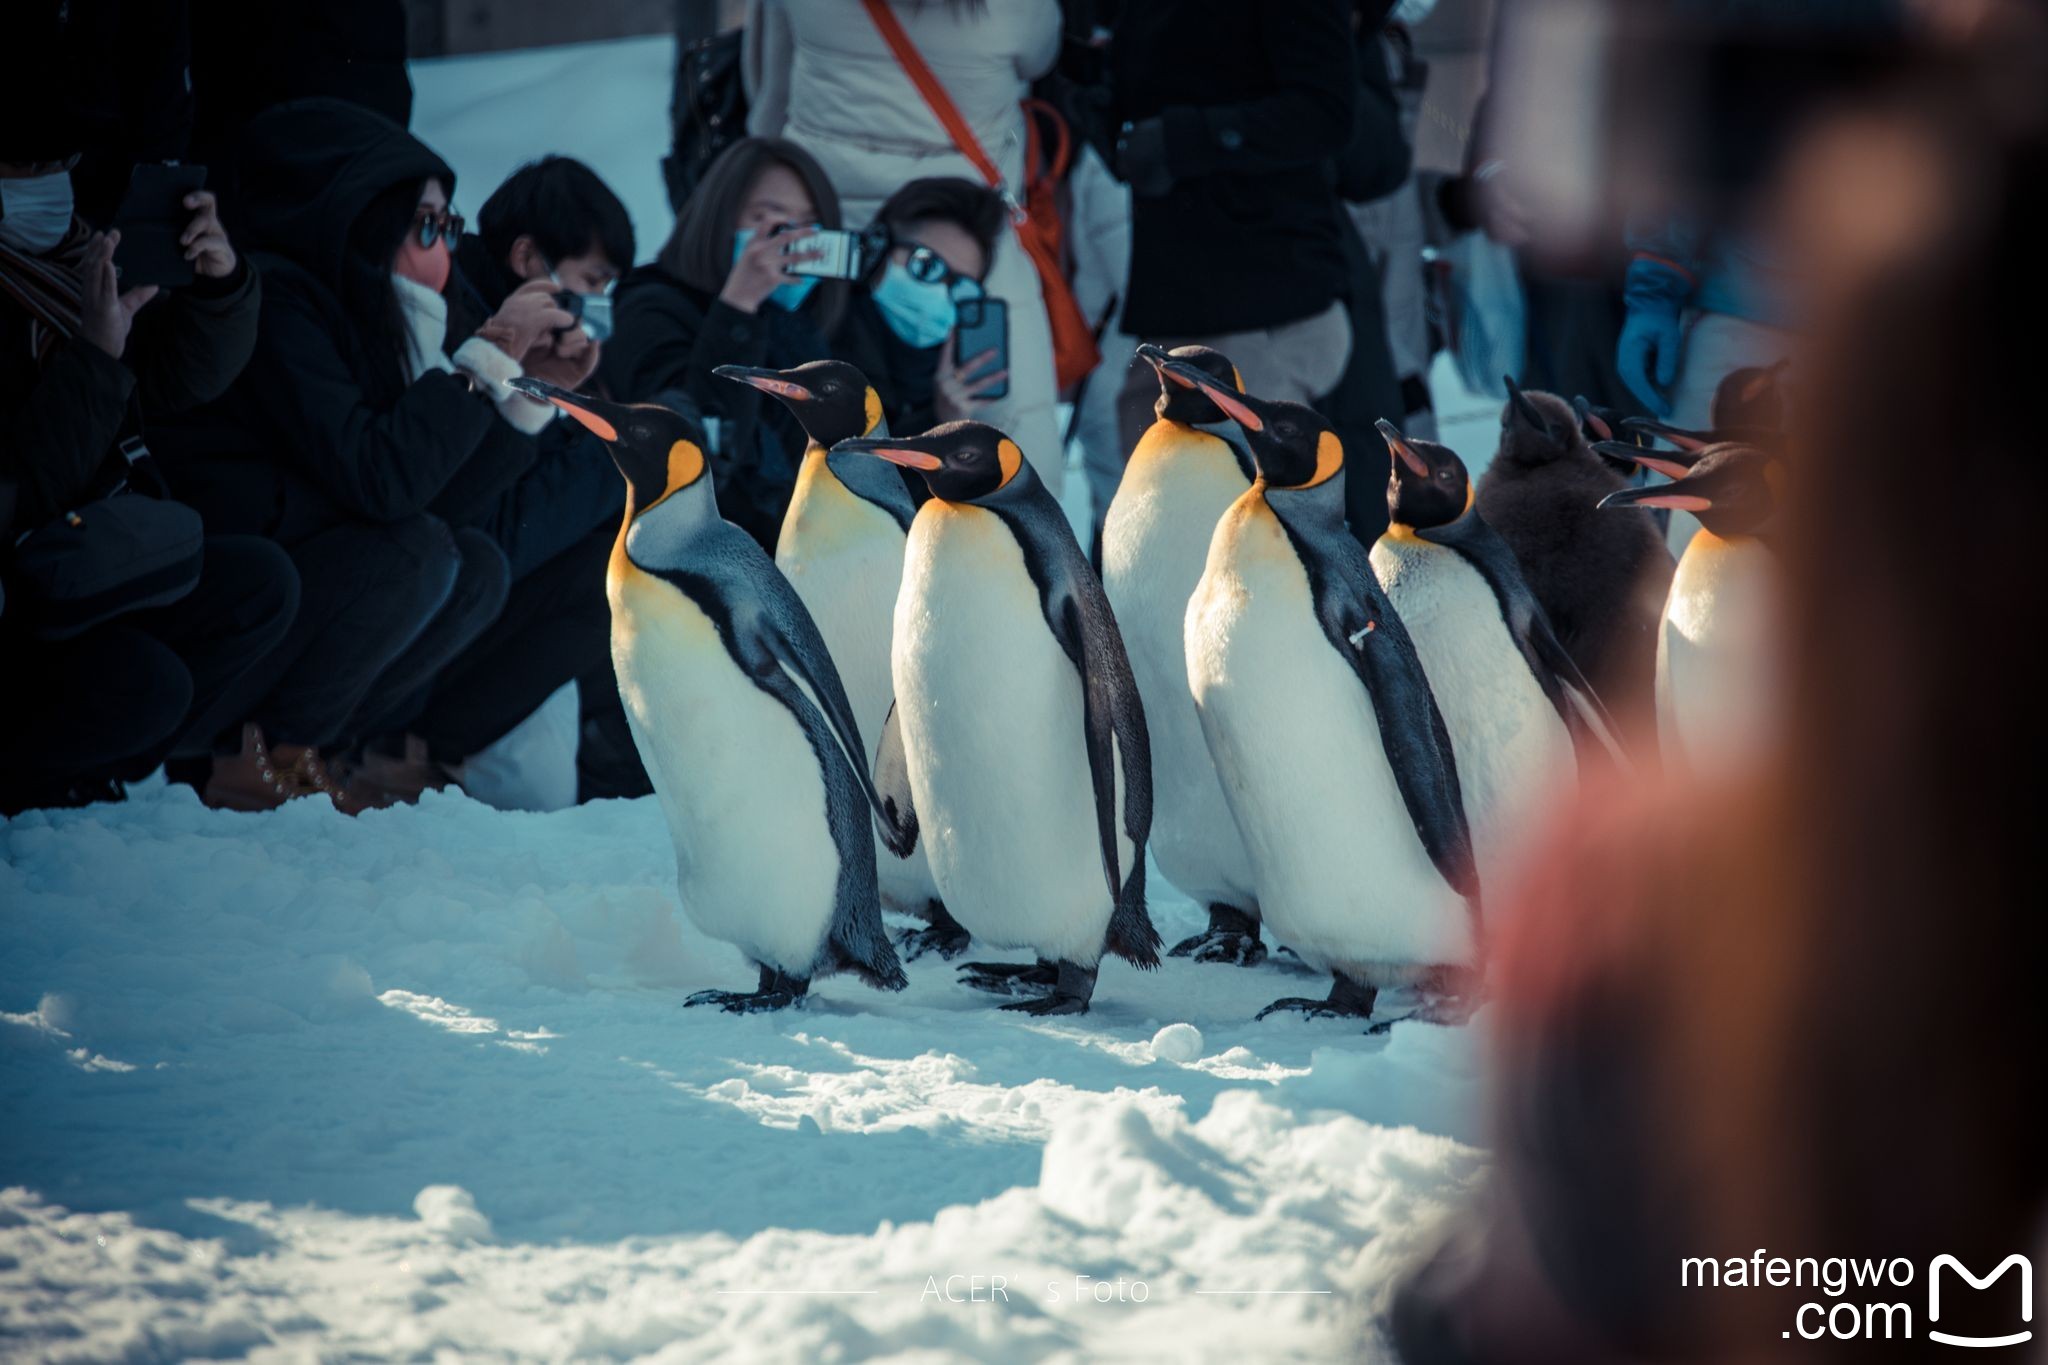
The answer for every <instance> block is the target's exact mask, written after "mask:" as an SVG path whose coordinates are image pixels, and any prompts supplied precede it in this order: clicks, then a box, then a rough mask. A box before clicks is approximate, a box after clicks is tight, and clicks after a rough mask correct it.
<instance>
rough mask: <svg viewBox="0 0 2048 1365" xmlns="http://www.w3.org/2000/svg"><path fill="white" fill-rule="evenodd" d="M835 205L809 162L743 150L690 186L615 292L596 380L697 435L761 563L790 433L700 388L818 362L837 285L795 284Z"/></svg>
mask: <svg viewBox="0 0 2048 1365" xmlns="http://www.w3.org/2000/svg"><path fill="white" fill-rule="evenodd" d="M839 227H840V221H839V196H838V194H837V193H836V192H835V191H834V190H833V188H832V182H831V181H830V180H828V179H826V177H825V172H824V171H823V170H822V169H820V168H819V166H818V163H817V161H816V160H814V159H813V158H812V157H811V155H810V153H808V152H806V151H804V150H803V149H802V148H801V147H798V146H797V145H795V144H794V143H790V142H784V141H782V140H781V139H778V138H751V137H750V138H744V139H742V140H741V141H739V142H736V143H734V144H733V145H732V146H730V147H728V148H726V150H725V151H724V152H722V153H720V155H719V157H718V159H717V160H715V161H713V162H712V163H711V165H710V167H709V168H707V169H706V171H705V172H704V178H703V180H702V181H700V182H699V183H698V186H697V188H696V190H695V192H694V193H692V194H691V196H690V199H689V201H688V202H687V203H686V204H684V206H683V211H682V216H681V217H679V218H678V219H677V220H676V226H675V231H674V232H673V233H671V234H670V236H669V239H668V241H667V242H666V243H664V244H663V246H662V248H661V252H660V254H659V255H658V256H656V257H655V259H654V260H653V261H652V262H650V263H649V264H647V265H644V266H641V267H640V268H638V269H636V270H634V271H633V272H632V273H631V274H629V275H628V276H627V277H626V278H625V280H624V281H623V282H622V283H621V284H620V285H619V291H618V304H617V307H616V309H615V313H616V316H617V322H618V327H617V330H616V332H615V333H614V334H613V336H612V339H611V341H610V342H609V343H608V344H607V345H606V346H605V351H604V360H603V363H602V366H601V368H600V370H599V374H600V376H601V377H602V379H603V381H604V384H605V386H606V388H607V389H609V391H610V392H611V394H612V396H613V397H614V398H617V399H620V400H623V401H626V402H649V401H659V402H669V403H673V404H676V405H678V406H680V407H683V408H686V409H689V410H690V411H691V412H692V415H695V416H698V417H701V418H702V419H703V420H704V424H705V436H706V441H707V446H706V451H705V454H706V456H707V457H708V459H709V461H710V464H711V475H712V480H713V486H714V487H715V488H716V490H717V493H718V508H719V511H720V512H721V513H723V514H724V516H725V518H726V520H728V521H731V522H733V523H735V524H736V525H738V526H740V527H742V528H744V529H745V530H746V531H747V532H748V533H749V534H750V535H752V536H753V537H754V538H755V539H756V540H758V541H760V542H761V544H762V545H763V546H765V547H767V548H768V549H769V550H770V551H771V552H772V551H773V550H774V548H775V538H776V534H777V532H778V531H779V530H780V528H781V525H782V514H783V512H784V510H785V509H787V508H788V506H789V497H790V492H791V490H792V489H794V488H795V486H796V467H797V463H798V461H799V460H800V459H801V458H802V456H803V451H804V433H803V428H802V427H801V426H799V425H798V424H797V422H796V419H795V418H794V417H792V416H790V414H789V413H788V411H787V410H785V409H784V408H783V406H782V405H781V404H780V403H772V402H771V403H764V402H763V399H762V395H761V394H760V393H758V392H756V391H755V390H753V389H751V388H748V387H747V386H746V385H744V384H734V383H731V382H730V381H728V380H724V379H720V378H718V377H717V376H715V375H713V374H712V370H713V369H714V368H715V367H717V366H719V365H755V366H762V365H765V366H770V367H773V368H776V369H788V368H791V367H793V366H797V365H801V364H803V363H805V362H806V361H810V360H817V359H819V358H820V357H822V356H824V355H827V354H828V353H829V349H830V348H829V347H828V346H827V344H826V340H825V338H826V336H827V334H829V333H830V332H831V331H832V330H833V328H834V327H835V326H836V325H837V323H838V321H839V317H840V314H841V313H842V311H843V310H844V309H845V306H846V294H847V285H846V282H845V281H844V280H843V279H824V278H820V277H819V276H818V275H816V274H810V273H805V267H811V268H812V269H816V268H818V267H819V266H820V265H821V264H822V263H823V262H822V253H821V252H820V251H819V250H818V249H817V248H816V247H815V246H813V245H812V244H811V238H812V236H813V233H814V231H815V230H817V229H827V230H831V231H837V230H838V229H839Z"/></svg>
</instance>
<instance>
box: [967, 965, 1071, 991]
mask: <svg viewBox="0 0 2048 1365" xmlns="http://www.w3.org/2000/svg"><path fill="white" fill-rule="evenodd" d="M958 970H959V972H960V984H961V985H963V986H972V987H973V988H974V989H975V990H978V991H987V992H988V993H989V994H990V995H1033V996H1036V995H1044V994H1045V993H1046V992H1047V991H1050V990H1051V989H1053V987H1055V986H1057V985H1059V980H1060V969H1059V967H1058V965H1057V964H1055V963H1051V962H1047V961H1045V960H1044V959H1040V960H1039V961H1037V962H963V963H961V964H960V966H959V969H958Z"/></svg>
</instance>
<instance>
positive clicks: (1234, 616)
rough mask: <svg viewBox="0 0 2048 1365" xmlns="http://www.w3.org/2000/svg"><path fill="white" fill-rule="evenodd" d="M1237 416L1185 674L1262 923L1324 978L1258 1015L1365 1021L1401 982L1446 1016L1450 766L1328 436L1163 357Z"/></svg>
mask: <svg viewBox="0 0 2048 1365" xmlns="http://www.w3.org/2000/svg"><path fill="white" fill-rule="evenodd" d="M1170 368H1171V369H1172V370H1173V371H1174V372H1175V373H1176V374H1178V375H1179V376H1180V377H1181V378H1184V379H1187V380H1189V381H1191V382H1193V383H1195V384H1196V385H1198V386H1199V387H1200V388H1201V389H1202V390H1203V391H1204V392H1205V393H1207V394H1208V395H1209V397H1210V399H1211V400H1213V401H1214V402H1215V404H1216V406H1218V407H1219V408H1221V409H1222V410H1223V411H1224V412H1225V413H1226V414H1228V415H1229V416H1230V417H1231V419H1232V420H1234V421H1235V422H1237V424H1238V425H1239V427H1240V428H1242V429H1243V431H1244V433H1245V435H1246V437H1247V441H1248V444H1249V446H1250V449H1251V454H1252V457H1253V459H1254V460H1255V461H1256V462H1257V466H1258V478H1257V479H1256V480H1255V481H1254V482H1253V483H1252V486H1251V487H1250V488H1249V489H1248V490H1246V492H1245V493H1244V495H1243V496H1242V497H1240V498H1239V499H1238V500H1237V501H1236V502H1234V503H1232V504H1231V507H1230V510H1229V511H1228V512H1226V513H1225V514H1224V516H1223V520H1222V521H1221V522H1220V523H1219V524H1218V525H1217V527H1216V534H1215V537H1214V538H1213V539H1212V540H1211V541H1210V544H1209V558H1208V562H1207V564H1206V565H1205V567H1204V568H1203V571H1202V579H1201V582H1200V583H1199V584H1198V585H1197V586H1196V588H1195V594H1194V597H1193V599H1192V600H1190V601H1189V603H1188V614H1187V639H1186V648H1187V661H1188V685H1189V687H1190V688H1191V690H1192V691H1193V693H1194V698H1195V709H1196V710H1197V712H1198V713H1199V714H1200V715H1201V718H1202V733H1203V735H1204V736H1205V737H1206V738H1207V740H1208V743H1209V752H1210V754H1211V756H1212V757H1214V759H1215V761H1216V772H1217V775H1218V776H1219V777H1220V778H1221V779H1222V783H1223V792H1224V795H1225V796H1226V797H1227V798H1228V799H1229V802H1230V809H1231V811H1232V813H1233V814H1234V815H1235V816H1236V817H1237V827H1238V829H1239V831H1240V832H1241V833H1242V834H1243V836H1244V842H1245V849H1246V851H1247V852H1248V853H1249V854H1250V855H1251V861H1252V871H1253V873H1254V875H1255V877H1256V880H1257V883H1258V890H1259V907H1260V910H1261V911H1262V913H1263V914H1264V917H1265V921H1266V923H1267V924H1268V925H1270V926H1271V927H1272V930H1273V933H1274V934H1275V936H1276V937H1277V938H1278V939H1279V940H1280V941H1281V942H1284V943H1286V944H1287V945H1288V946H1289V947H1291V948H1292V949H1294V950H1295V952H1297V953H1298V954H1299V955H1300V957H1301V959H1302V961H1304V962H1306V963H1308V964H1309V965H1310V966H1312V967H1315V968H1317V969H1318V970H1321V971H1327V972H1329V973H1330V974H1331V977H1332V986H1331V990H1330V994H1329V998H1328V999H1326V1000H1308V999H1286V1000H1277V1001H1275V1002H1274V1003H1273V1004H1271V1005H1269V1006H1267V1007H1266V1008H1265V1009H1264V1010H1262V1011H1260V1014H1259V1017H1260V1018H1264V1017H1265V1016H1266V1015H1268V1014H1271V1013H1273V1012H1274V1011H1276V1010H1298V1011H1302V1012H1304V1013H1306V1014H1308V1015H1310V1016H1311V1017H1315V1016H1320V1015H1332V1016H1345V1017H1352V1018H1370V1017H1371V1015H1372V1012H1373V1006H1374V1004H1375V1002H1376V1000H1377V998H1378V995H1379V992H1380V991H1381V990H1382V989H1384V988H1387V987H1394V986H1400V987H1416V988H1419V989H1421V990H1422V991H1423V992H1424V993H1425V994H1426V995H1429V996H1431V997H1433V998H1432V999H1431V1001H1430V1003H1429V1005H1428V1006H1426V1007H1425V1008H1426V1009H1428V1010H1429V1012H1431V1013H1432V1014H1438V1015H1445V1016H1448V1015H1452V1014H1455V1013H1457V1012H1459V1011H1460V1010H1461V1009H1462V1008H1463V1004H1464V1000H1463V999H1462V998H1468V997H1469V995H1470V987H1471V986H1472V984H1473V977H1474V974H1475V969H1476V967H1477V965H1478V960H1479V952H1480V947H1481V944H1480V896H1479V873H1478V869H1477V867H1476V865H1475V863H1474V860H1473V853H1472V838H1471V832H1470V829H1469V827H1468V825H1467V822H1466V818H1465V807H1464V803H1463V799H1462V797H1461V794H1460V788H1459V781H1458V765H1457V761H1456V759H1455V758H1454V757H1453V754H1452V749H1451V740H1450V735H1449V733H1448V731H1447V730H1446V728H1445V725H1444V718H1443V715H1442V713H1441V712H1440V711H1439V710H1438V709H1437V704H1436V700H1435V698H1434V697H1432V696H1431V695H1430V690H1429V679H1428V677H1427V676H1426V675H1425V674H1424V672H1423V668H1422V661H1421V659H1420V658H1419V657H1418V655H1417V653H1416V649H1415V642H1414V641H1413V640H1412V639H1410V638H1409V635H1408V630H1407V627H1406V626H1405V625H1404V624H1403V623H1402V620H1401V616H1400V614H1399V613H1398V612H1397V611H1396V610H1395V609H1394V605H1393V603H1392V602H1390V601H1388V600H1387V595H1386V593H1385V591H1384V590H1383V589H1382V588H1381V587H1380V584H1379V580H1378V579H1377V578H1376V577H1374V575H1373V570H1372V562H1371V560H1370V559H1369V558H1368V557H1367V554H1366V549H1365V547H1364V546H1363V545H1360V544H1359V543H1358V541H1357V540H1356V539H1355V538H1354V537H1353V536H1352V534H1351V532H1350V530H1349V528H1348V526H1347V524H1346V521H1345V505H1344V447H1343V444H1342V442H1340V441H1339V440H1338V438H1337V433H1336V432H1335V431H1333V430H1331V428H1330V424H1329V423H1328V422H1327V421H1326V420H1325V419H1324V418H1323V417H1322V416H1321V415H1320V414H1318V413H1317V412H1316V411H1315V410H1314V409H1312V408H1308V407H1304V406H1302V405H1301V404H1298V403H1283V402H1265V401H1261V400H1258V399H1255V398H1252V397H1250V396H1248V395H1245V394H1240V393H1236V392H1234V391H1233V390H1232V389H1231V388H1229V387H1228V386H1227V385H1224V384H1222V383H1219V382H1218V381H1217V380H1216V379H1215V378H1213V377H1212V376H1210V375H1208V374H1207V373H1205V372H1204V371H1202V370H1199V369H1196V368H1195V367H1194V366H1191V365H1183V364H1182V363H1181V362H1179V361H1173V362H1170Z"/></svg>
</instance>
